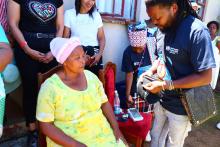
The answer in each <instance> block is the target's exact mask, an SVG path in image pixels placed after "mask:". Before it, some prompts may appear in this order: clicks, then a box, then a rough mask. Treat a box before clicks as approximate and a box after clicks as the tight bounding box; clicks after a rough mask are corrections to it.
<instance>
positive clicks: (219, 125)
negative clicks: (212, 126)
mask: <svg viewBox="0 0 220 147" xmlns="http://www.w3.org/2000/svg"><path fill="white" fill-rule="evenodd" d="M216 127H217V129H219V130H220V122H219V123H217V125H216Z"/></svg>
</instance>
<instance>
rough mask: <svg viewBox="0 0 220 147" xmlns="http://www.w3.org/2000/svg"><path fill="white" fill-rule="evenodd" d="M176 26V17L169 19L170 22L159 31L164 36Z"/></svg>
mask: <svg viewBox="0 0 220 147" xmlns="http://www.w3.org/2000/svg"><path fill="white" fill-rule="evenodd" d="M177 26H178V23H177V17H173V18H172V17H171V20H170V21H169V22H168V25H167V26H166V27H164V28H162V29H160V31H161V32H162V33H164V34H166V33H169V32H171V31H173V30H175V29H176V27H177Z"/></svg>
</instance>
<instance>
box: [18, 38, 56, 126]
mask: <svg viewBox="0 0 220 147" xmlns="http://www.w3.org/2000/svg"><path fill="white" fill-rule="evenodd" d="M24 37H25V40H26V41H27V42H28V45H29V46H30V48H32V49H34V50H37V51H40V52H43V53H47V52H49V51H50V48H49V44H50V41H51V40H52V39H51V38H41V39H39V38H36V37H33V36H29V35H25V34H24ZM14 53H15V60H16V63H17V66H18V68H19V71H20V74H21V78H22V85H23V110H24V114H25V119H26V125H27V126H28V125H29V124H30V123H33V122H35V121H36V104H37V95H38V83H37V73H38V72H42V73H44V72H46V71H48V70H49V69H51V68H53V67H54V66H56V65H57V62H56V60H55V59H54V60H53V61H51V62H50V63H48V64H45V63H41V62H38V61H36V60H33V59H32V58H30V56H28V55H27V54H25V53H24V51H23V50H22V49H21V48H19V47H18V45H16V48H15V50H14Z"/></svg>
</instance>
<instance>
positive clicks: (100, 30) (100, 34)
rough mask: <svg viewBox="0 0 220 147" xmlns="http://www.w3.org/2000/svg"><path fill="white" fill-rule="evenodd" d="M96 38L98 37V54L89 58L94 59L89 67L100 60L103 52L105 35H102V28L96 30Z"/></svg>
mask: <svg viewBox="0 0 220 147" xmlns="http://www.w3.org/2000/svg"><path fill="white" fill-rule="evenodd" d="M97 37H98V42H99V53H98V54H96V55H94V56H93V57H91V58H92V59H93V58H95V59H94V61H93V63H92V64H90V66H93V65H95V64H96V63H98V62H99V60H100V58H101V57H102V54H103V52H104V48H105V33H104V29H103V27H101V28H99V29H98V34H97Z"/></svg>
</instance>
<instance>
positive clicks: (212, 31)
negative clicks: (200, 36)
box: [209, 23, 217, 35]
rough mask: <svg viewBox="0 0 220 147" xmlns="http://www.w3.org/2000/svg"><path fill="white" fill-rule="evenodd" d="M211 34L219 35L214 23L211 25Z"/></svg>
mask: <svg viewBox="0 0 220 147" xmlns="http://www.w3.org/2000/svg"><path fill="white" fill-rule="evenodd" d="M209 32H210V34H211V35H215V34H216V33H217V26H216V25H215V24H214V23H212V24H210V25H209Z"/></svg>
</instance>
